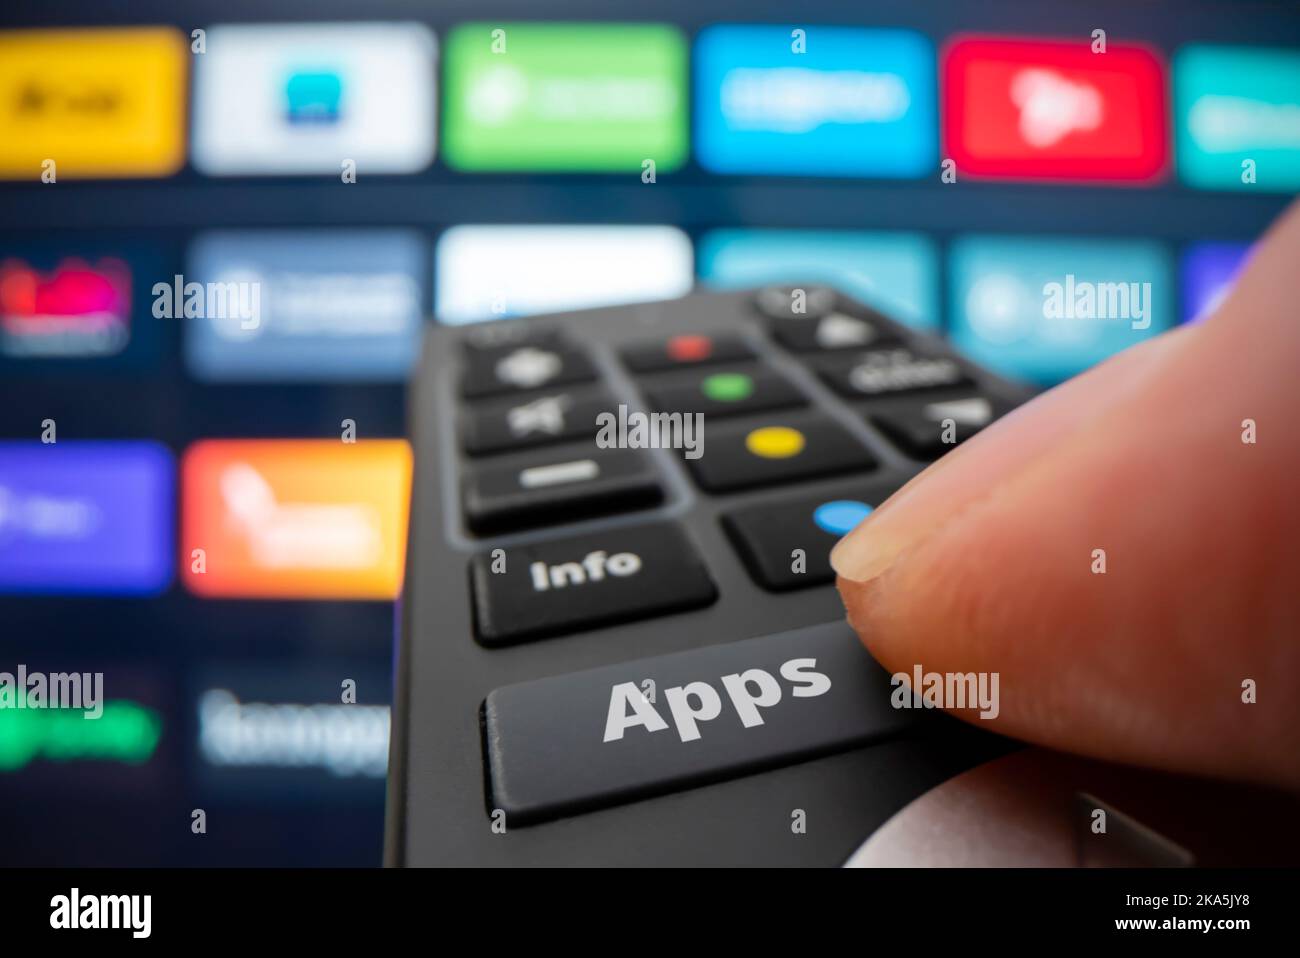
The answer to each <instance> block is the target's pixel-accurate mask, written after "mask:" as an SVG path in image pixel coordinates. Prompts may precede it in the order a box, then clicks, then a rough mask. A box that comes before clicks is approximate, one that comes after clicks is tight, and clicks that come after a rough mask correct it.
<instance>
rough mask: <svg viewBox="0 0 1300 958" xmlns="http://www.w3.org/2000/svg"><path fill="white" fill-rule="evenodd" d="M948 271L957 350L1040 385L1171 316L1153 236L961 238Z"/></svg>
mask: <svg viewBox="0 0 1300 958" xmlns="http://www.w3.org/2000/svg"><path fill="white" fill-rule="evenodd" d="M949 273H950V278H951V282H952V296H951V299H950V303H951V309H952V311H953V313H952V330H951V336H952V340H953V343H954V344H955V345H956V346H957V348H958V349H959V350H961V351H962V352H963V353H965V354H966V355H967V356H969V357H970V358H971V359H973V360H975V361H976V362H978V363H982V364H983V365H985V366H988V367H990V368H992V369H994V370H996V371H998V372H1000V373H1003V374H1004V375H1007V376H1010V377H1012V378H1016V379H1023V380H1027V381H1029V382H1033V383H1038V384H1041V385H1044V386H1050V385H1053V384H1054V383H1057V382H1060V381H1061V380H1062V379H1068V378H1069V377H1070V376H1073V375H1075V374H1077V373H1080V372H1083V370H1085V369H1087V368H1088V367H1089V366H1092V365H1094V364H1095V363H1099V362H1101V361H1102V360H1103V359H1105V358H1106V357H1108V356H1110V355H1111V354H1113V353H1117V352H1119V351H1120V350H1121V349H1125V348H1127V347H1128V346H1132V345H1134V344H1135V343H1139V342H1142V341H1143V340H1147V339H1150V338H1151V337H1152V336H1155V335H1157V334H1158V333H1160V332H1161V331H1162V330H1165V329H1168V328H1169V327H1170V326H1172V325H1173V324H1174V321H1175V312H1174V299H1175V296H1176V293H1175V290H1174V280H1173V269H1172V266H1171V265H1170V262H1169V257H1168V254H1167V253H1166V251H1165V249H1164V247H1163V246H1162V245H1161V244H1159V243H1157V242H1154V241H1149V240H1118V239H1117V240H1096V239H1060V238H1056V237H1045V236H1044V237H1035V236H1019V237H1000V236H999V237H993V236H968V237H960V238H958V239H957V240H956V241H955V242H954V243H953V244H952V247H951V255H950V257H949Z"/></svg>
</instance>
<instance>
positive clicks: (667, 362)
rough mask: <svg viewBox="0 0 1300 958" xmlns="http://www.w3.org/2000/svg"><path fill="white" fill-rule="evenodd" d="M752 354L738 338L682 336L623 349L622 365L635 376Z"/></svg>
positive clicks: (744, 357)
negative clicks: (636, 373)
mask: <svg viewBox="0 0 1300 958" xmlns="http://www.w3.org/2000/svg"><path fill="white" fill-rule="evenodd" d="M753 357H754V351H753V350H752V349H750V348H749V347H748V346H747V345H746V344H745V342H744V341H743V340H742V339H740V337H738V336H705V335H703V334H699V333H684V334H682V335H680V336H673V337H672V338H670V339H667V340H664V341H663V342H657V343H642V344H641V345H639V346H633V347H631V348H630V349H627V350H624V352H623V362H625V363H626V364H627V367H628V369H631V370H632V371H633V372H638V373H652V372H658V371H660V370H663V369H681V368H684V367H686V366H697V365H704V364H706V363H730V362H735V361H736V360H738V359H752V358H753Z"/></svg>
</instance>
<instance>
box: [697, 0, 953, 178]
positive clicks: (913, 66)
mask: <svg viewBox="0 0 1300 958" xmlns="http://www.w3.org/2000/svg"><path fill="white" fill-rule="evenodd" d="M695 56H696V62H695V115H696V149H697V155H698V157H699V160H700V164H701V165H702V166H704V167H705V168H706V169H709V170H712V171H713V172H715V173H785V174H794V175H800V174H806V175H813V176H879V177H916V176H924V175H926V174H929V173H931V172H933V171H934V170H935V167H936V166H937V150H938V146H937V137H938V134H937V130H938V117H937V105H936V90H935V65H934V48H933V47H932V45H931V44H930V41H929V40H927V39H926V38H925V37H923V36H921V35H920V34H919V33H913V32H911V31H908V30H863V29H856V28H845V27H817V26H812V27H807V28H801V29H791V28H788V27H778V26H757V25H755V26H717V27H710V28H708V29H706V30H704V31H703V32H702V33H701V34H700V37H699V39H698V40H697V41H696V46H695Z"/></svg>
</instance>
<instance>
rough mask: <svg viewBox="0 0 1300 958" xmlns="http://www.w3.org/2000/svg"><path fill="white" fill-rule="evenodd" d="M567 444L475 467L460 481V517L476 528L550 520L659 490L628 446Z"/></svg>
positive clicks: (641, 501) (651, 499) (635, 505)
mask: <svg viewBox="0 0 1300 958" xmlns="http://www.w3.org/2000/svg"><path fill="white" fill-rule="evenodd" d="M576 448H577V450H578V451H576V452H575V451H574V447H570V448H569V450H568V452H567V453H558V452H557V453H553V454H552V455H551V456H550V458H546V459H534V460H533V461H531V462H529V463H527V464H524V465H510V466H488V467H482V468H479V469H476V470H475V471H474V472H473V473H472V474H471V475H470V477H469V479H468V480H467V481H466V483H465V520H466V522H467V523H468V524H469V527H470V528H471V529H473V530H474V531H475V532H477V533H480V534H486V533H493V532H500V531H504V530H509V529H523V528H527V527H530V526H539V525H555V524H558V523H561V522H571V521H573V520H575V519H582V518H586V517H588V516H598V515H606V514H608V513H611V512H624V511H627V510H629V509H639V508H643V507H645V506H652V505H655V504H657V503H659V502H660V501H662V499H663V490H662V489H661V488H660V486H659V481H658V479H657V477H656V476H655V473H654V471H653V470H652V469H651V468H650V464H649V463H648V461H647V460H646V459H645V457H644V456H642V455H641V454H640V453H638V452H634V451H632V450H628V449H613V450H598V449H596V448H595V447H594V445H593V446H590V447H589V446H581V447H576Z"/></svg>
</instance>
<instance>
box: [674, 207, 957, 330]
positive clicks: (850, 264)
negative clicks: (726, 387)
mask: <svg viewBox="0 0 1300 958" xmlns="http://www.w3.org/2000/svg"><path fill="white" fill-rule="evenodd" d="M697 260H698V263H699V273H700V278H701V279H703V280H704V281H705V282H706V283H708V284H709V285H710V286H716V287H719V288H723V289H743V288H745V287H748V286H762V285H764V284H766V283H825V284H827V285H828V286H834V287H836V288H837V289H839V290H841V291H843V292H844V293H846V294H848V295H849V296H852V297H853V298H854V299H857V300H860V301H861V302H863V303H866V304H867V305H868V306H874V307H875V308H876V309H878V310H880V311H881V312H882V313H884V314H885V315H887V316H889V317H891V318H892V319H896V320H898V321H899V322H901V323H906V324H908V325H909V326H916V327H918V328H921V329H936V328H938V326H939V305H938V300H937V296H938V275H939V267H938V257H937V255H936V253H935V249H934V244H933V243H932V242H931V241H930V239H929V238H928V237H926V236H924V235H922V234H920V233H857V232H847V231H845V232H837V231H832V230H826V231H817V230H714V231H713V232H711V233H706V234H705V235H704V236H703V237H702V238H701V240H700V245H699V251H698V253H697Z"/></svg>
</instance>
